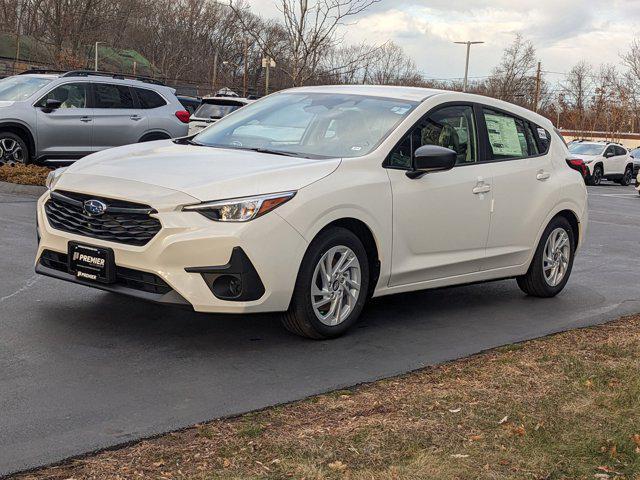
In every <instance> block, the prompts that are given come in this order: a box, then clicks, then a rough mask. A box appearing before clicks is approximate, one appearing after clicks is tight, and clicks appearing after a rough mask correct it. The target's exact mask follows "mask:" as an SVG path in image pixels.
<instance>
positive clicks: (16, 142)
mask: <svg viewBox="0 0 640 480" xmlns="http://www.w3.org/2000/svg"><path fill="white" fill-rule="evenodd" d="M30 160H31V158H30V156H29V148H28V147H27V142H25V141H24V140H23V139H22V137H20V136H19V135H16V134H15V133H13V132H7V131H4V132H0V162H2V164H5V163H21V164H23V165H26V164H28V163H29V162H30Z"/></svg>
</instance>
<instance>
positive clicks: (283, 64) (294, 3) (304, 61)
mask: <svg viewBox="0 0 640 480" xmlns="http://www.w3.org/2000/svg"><path fill="white" fill-rule="evenodd" d="M379 1H380V0H311V2H310V1H309V0H279V9H280V12H281V13H282V29H283V32H284V41H285V42H286V47H287V48H286V50H287V54H288V58H287V59H286V61H283V59H279V58H278V57H277V55H276V52H275V51H274V45H273V44H270V43H269V42H267V39H265V38H264V35H263V32H262V31H256V30H255V29H251V28H250V26H249V25H247V22H246V20H245V18H246V14H245V12H243V11H242V9H240V8H238V6H237V5H235V4H234V3H233V2H231V3H230V6H231V8H232V9H233V10H234V12H236V14H237V16H238V19H239V21H240V23H241V25H242V27H243V28H244V30H246V31H248V32H249V33H250V34H251V36H252V37H253V39H254V40H255V42H256V43H257V44H258V45H260V47H261V48H262V49H263V51H264V52H265V54H266V55H267V56H269V57H272V58H274V59H276V60H278V61H279V64H280V66H279V68H280V69H281V70H282V71H283V72H284V73H285V75H286V76H287V77H288V78H289V79H290V82H291V84H292V85H294V86H299V85H304V84H305V83H307V82H308V81H310V80H311V79H313V78H314V77H315V76H316V75H317V74H318V73H319V69H320V66H321V65H322V62H323V59H324V58H325V56H326V54H327V53H328V52H329V50H331V49H333V48H335V47H336V46H338V45H339V44H340V43H341V42H342V38H340V37H339V36H338V29H339V27H341V26H345V25H347V24H348V23H349V21H350V20H351V19H353V18H354V17H355V16H357V15H359V14H360V13H362V12H364V11H365V10H366V9H367V8H369V7H370V6H371V5H373V4H374V3H378V2H379ZM334 68H335V67H334Z"/></svg>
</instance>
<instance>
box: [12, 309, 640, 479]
mask: <svg viewBox="0 0 640 480" xmlns="http://www.w3.org/2000/svg"><path fill="white" fill-rule="evenodd" d="M17 478H21V479H41V478H53V479H71V478H73V479H75V480H80V479H105V478H109V479H129V478H131V479H133V478H153V479H187V478H188V479H214V478H221V479H246V478H269V479H285V478H295V479H302V478H304V479H308V480H310V479H325V478H329V479H332V478H335V479H342V478H345V479H405V478H406V479H438V480H443V479H460V480H467V479H469V480H470V479H492V480H494V479H550V480H551V479H618V480H622V479H629V480H640V316H635V317H630V318H625V319H621V320H619V321H617V322H614V323H611V324H608V325H606V326H602V327H596V328H590V329H586V330H578V331H572V332H568V333H563V334H559V335H554V336H551V337H548V338H544V339H540V340H534V341H530V342H526V343H523V344H517V345H510V346H507V347H503V348H499V349H496V350H492V351H490V352H487V353H483V354H480V355H476V356H474V357H471V358H468V359H464V360H460V361H456V362H451V363H448V364H445V365H441V366H437V367H432V368H426V369H423V370H420V371H417V372H414V373H411V374H407V375H405V376H402V377H398V378H393V379H389V380H384V381H380V382H376V383H373V384H369V385H363V386H359V387H355V388H353V389H350V390H345V391H339V392H334V393H330V394H326V395H320V396H317V397H313V398H310V399H307V400H303V401H300V402H296V403H293V404H289V405H283V406H279V407H274V408H269V409H266V410H264V411H260V412H257V413H251V414H247V415H243V416H241V417H238V418H232V419H224V420H216V421H213V422H210V423H206V424H202V425H197V426H195V427H193V428H189V429H186V430H184V431H180V432H177V433H171V434H167V435H164V436H162V437H159V438H155V439H151V440H145V441H141V442H139V443H137V444H135V445H132V446H128V447H125V448H121V449H118V450H111V451H105V452H102V453H100V454H97V455H94V456H90V457H86V458H83V459H79V460H72V461H69V462H67V463H65V464H63V465H60V466H56V467H50V468H45V469H42V470H39V471H36V472H32V473H29V474H26V475H23V476H19V477H17Z"/></svg>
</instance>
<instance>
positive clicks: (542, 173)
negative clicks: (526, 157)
mask: <svg viewBox="0 0 640 480" xmlns="http://www.w3.org/2000/svg"><path fill="white" fill-rule="evenodd" d="M550 176H551V174H550V173H549V172H545V171H544V170H539V171H538V175H536V178H537V179H538V180H540V181H544V180H546V179H548V178H549V177H550Z"/></svg>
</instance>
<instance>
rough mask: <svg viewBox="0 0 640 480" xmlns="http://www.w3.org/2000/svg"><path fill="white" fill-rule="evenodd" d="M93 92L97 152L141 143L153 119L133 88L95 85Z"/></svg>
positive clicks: (94, 141) (94, 134) (96, 83)
mask: <svg viewBox="0 0 640 480" xmlns="http://www.w3.org/2000/svg"><path fill="white" fill-rule="evenodd" d="M93 91H94V98H95V113H94V125H93V150H94V151H99V150H104V149H105V148H110V147H117V146H120V145H128V144H130V143H137V142H138V141H139V140H140V139H141V138H142V136H143V135H144V134H145V132H146V131H147V129H148V124H149V119H148V117H147V113H146V111H145V110H144V109H142V108H139V106H138V102H137V99H136V98H135V96H134V94H133V91H132V89H131V88H130V87H129V86H128V85H125V84H112V83H103V82H94V83H93Z"/></svg>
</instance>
